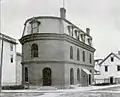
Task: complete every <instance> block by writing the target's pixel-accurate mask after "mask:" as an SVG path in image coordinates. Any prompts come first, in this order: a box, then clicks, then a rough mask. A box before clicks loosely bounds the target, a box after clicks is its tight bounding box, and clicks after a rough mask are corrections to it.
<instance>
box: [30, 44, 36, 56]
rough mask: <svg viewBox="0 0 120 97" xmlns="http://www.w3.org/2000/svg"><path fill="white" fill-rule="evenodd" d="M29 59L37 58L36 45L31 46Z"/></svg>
mask: <svg viewBox="0 0 120 97" xmlns="http://www.w3.org/2000/svg"><path fill="white" fill-rule="evenodd" d="M31 57H32V58H34V57H38V45H37V44H33V45H32V46H31Z"/></svg>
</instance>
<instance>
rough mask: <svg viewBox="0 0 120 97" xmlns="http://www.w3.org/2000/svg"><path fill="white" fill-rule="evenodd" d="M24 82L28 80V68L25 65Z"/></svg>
mask: <svg viewBox="0 0 120 97" xmlns="http://www.w3.org/2000/svg"><path fill="white" fill-rule="evenodd" d="M25 82H28V68H27V67H25Z"/></svg>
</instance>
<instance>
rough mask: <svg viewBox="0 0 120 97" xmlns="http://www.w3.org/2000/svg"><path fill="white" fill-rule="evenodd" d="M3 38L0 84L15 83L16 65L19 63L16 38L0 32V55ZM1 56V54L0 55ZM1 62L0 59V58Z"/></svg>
mask: <svg viewBox="0 0 120 97" xmlns="http://www.w3.org/2000/svg"><path fill="white" fill-rule="evenodd" d="M2 40H3V57H2V61H3V62H2V86H7V85H16V84H17V83H18V82H17V76H16V74H17V71H16V70H17V65H16V64H19V65H20V61H21V60H20V59H19V60H17V58H18V57H19V56H18V54H17V53H16V44H17V42H16V40H15V39H14V38H11V37H9V36H7V35H4V34H2V33H0V55H1V48H2ZM0 57H1V56H0ZM0 62H1V60H0Z"/></svg>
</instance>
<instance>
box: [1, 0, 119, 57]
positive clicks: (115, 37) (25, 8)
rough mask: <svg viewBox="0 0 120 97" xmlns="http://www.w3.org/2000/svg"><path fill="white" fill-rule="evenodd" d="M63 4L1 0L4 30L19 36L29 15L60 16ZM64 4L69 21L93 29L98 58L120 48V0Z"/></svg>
mask: <svg viewBox="0 0 120 97" xmlns="http://www.w3.org/2000/svg"><path fill="white" fill-rule="evenodd" d="M61 6H62V0H1V14H2V15H1V24H2V25H1V31H2V32H3V33H4V34H6V35H9V36H12V37H14V38H16V39H20V38H21V35H22V32H23V27H24V22H25V20H26V19H27V18H29V17H33V16H41V15H42V16H45V15H49V16H51V15H52V16H59V8H60V7H61ZM65 8H66V10H67V19H68V20H69V21H71V22H73V23H74V24H75V25H77V26H78V27H79V28H81V29H82V30H84V31H85V29H86V28H87V27H89V28H90V29H91V33H90V34H91V36H92V37H93V45H94V47H95V49H96V52H95V58H104V57H106V56H107V55H108V54H109V53H110V52H115V53H117V51H118V50H120V0H65ZM19 47H20V46H18V48H17V51H19V52H21V51H20V49H19Z"/></svg>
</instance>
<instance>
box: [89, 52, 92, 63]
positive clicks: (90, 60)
mask: <svg viewBox="0 0 120 97" xmlns="http://www.w3.org/2000/svg"><path fill="white" fill-rule="evenodd" d="M89 62H90V64H91V63H92V57H91V54H90V59H89Z"/></svg>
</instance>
